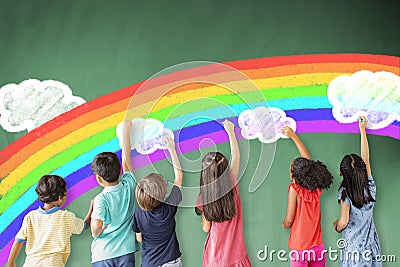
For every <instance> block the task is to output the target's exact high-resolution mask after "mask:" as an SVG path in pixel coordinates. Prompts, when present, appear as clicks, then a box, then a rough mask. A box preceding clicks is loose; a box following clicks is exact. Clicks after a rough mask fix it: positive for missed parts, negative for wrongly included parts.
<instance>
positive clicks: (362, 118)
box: [358, 116, 368, 131]
mask: <svg viewBox="0 0 400 267" xmlns="http://www.w3.org/2000/svg"><path fill="white" fill-rule="evenodd" d="M367 124H368V119H367V117H365V116H360V117H358V127H359V128H360V131H365V128H366V127H367Z"/></svg>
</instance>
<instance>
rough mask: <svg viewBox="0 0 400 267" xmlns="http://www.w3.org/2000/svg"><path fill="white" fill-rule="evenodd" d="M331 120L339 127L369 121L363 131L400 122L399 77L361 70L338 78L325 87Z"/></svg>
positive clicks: (386, 73)
mask: <svg viewBox="0 0 400 267" xmlns="http://www.w3.org/2000/svg"><path fill="white" fill-rule="evenodd" d="M328 98H329V102H330V103H331V104H332V106H333V108H332V114H333V117H334V118H335V119H336V120H337V121H339V122H341V123H352V122H356V121H357V118H358V117H359V116H366V117H367V118H368V120H369V123H368V125H367V128H369V129H381V128H385V127H387V126H389V125H390V124H391V123H393V122H394V121H396V120H398V121H399V120H400V77H399V76H398V75H396V74H394V73H391V72H386V71H380V72H375V73H374V72H371V71H368V70H362V71H358V72H356V73H354V74H353V75H351V76H349V75H341V76H338V77H336V78H335V79H333V80H332V81H331V82H330V84H329V87H328Z"/></svg>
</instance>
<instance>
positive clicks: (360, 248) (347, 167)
mask: <svg viewBox="0 0 400 267" xmlns="http://www.w3.org/2000/svg"><path fill="white" fill-rule="evenodd" d="M367 123H368V120H367V118H366V117H360V118H359V123H358V126H359V128H360V133H361V157H360V156H358V155H356V154H349V155H346V156H344V157H343V159H342V162H341V163H340V175H341V176H343V181H342V183H341V184H340V187H339V192H338V202H339V204H340V218H339V219H338V220H336V221H334V223H333V227H334V228H335V230H336V231H337V232H339V233H342V238H343V239H344V240H345V241H346V247H344V248H343V250H342V253H341V259H340V266H342V267H347V266H349V267H350V266H373V267H380V266H382V262H381V261H380V254H381V248H380V243H379V238H378V233H377V231H376V228H375V224H374V217H373V211H374V206H375V196H376V185H375V182H374V179H373V178H372V174H371V167H370V164H369V147H368V139H367V134H366V131H365V128H366V126H367Z"/></svg>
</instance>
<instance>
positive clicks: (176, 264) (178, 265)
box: [160, 257, 182, 267]
mask: <svg viewBox="0 0 400 267" xmlns="http://www.w3.org/2000/svg"><path fill="white" fill-rule="evenodd" d="M160 267H182V262H181V257H179V258H177V259H175V260H173V261H170V262H167V263H164V264H163V265H161V266H160Z"/></svg>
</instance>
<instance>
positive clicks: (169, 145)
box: [163, 136, 175, 151]
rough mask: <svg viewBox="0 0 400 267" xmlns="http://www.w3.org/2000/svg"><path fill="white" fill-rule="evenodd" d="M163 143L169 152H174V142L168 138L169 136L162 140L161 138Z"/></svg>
mask: <svg viewBox="0 0 400 267" xmlns="http://www.w3.org/2000/svg"><path fill="white" fill-rule="evenodd" d="M163 143H164V146H165V147H166V148H167V149H168V150H169V151H173V150H175V142H174V140H173V139H172V138H171V137H169V136H166V137H164V138H163Z"/></svg>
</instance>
